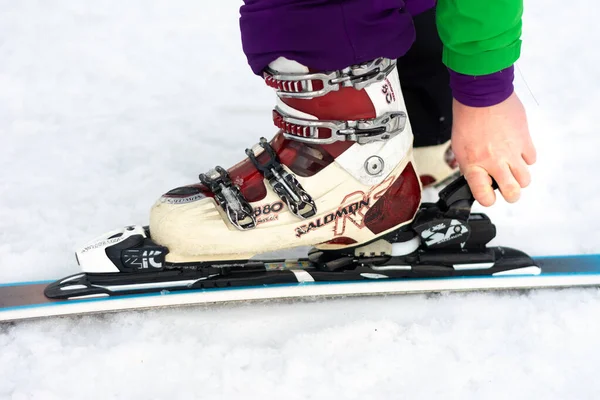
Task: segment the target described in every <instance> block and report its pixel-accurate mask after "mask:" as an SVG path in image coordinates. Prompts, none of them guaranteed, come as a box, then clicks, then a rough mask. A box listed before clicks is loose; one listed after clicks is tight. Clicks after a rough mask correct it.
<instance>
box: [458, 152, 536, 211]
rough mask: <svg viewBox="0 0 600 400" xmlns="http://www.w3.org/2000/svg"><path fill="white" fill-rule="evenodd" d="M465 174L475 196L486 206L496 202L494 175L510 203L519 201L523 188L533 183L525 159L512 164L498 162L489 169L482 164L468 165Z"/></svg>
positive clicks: (503, 194) (503, 195) (501, 191)
mask: <svg viewBox="0 0 600 400" xmlns="http://www.w3.org/2000/svg"><path fill="white" fill-rule="evenodd" d="M464 176H465V179H466V180H467V182H468V183H469V187H470V188H471V192H472V193H473V197H475V200H477V201H478V202H479V203H480V204H481V205H482V206H484V207H490V206H492V205H493V204H494V203H495V202H496V195H495V193H494V190H493V188H492V177H493V178H494V179H495V180H496V183H497V184H498V188H499V190H500V193H502V197H504V199H505V200H506V201H507V202H508V203H515V202H517V201H518V200H519V198H520V197H521V188H526V187H527V186H529V184H530V183H531V175H530V173H529V169H528V168H527V164H526V163H525V161H524V160H518V161H516V162H514V163H512V164H511V165H509V164H506V163H503V164H496V165H494V166H493V167H491V168H488V170H486V169H485V168H483V167H480V166H466V167H465V168H464Z"/></svg>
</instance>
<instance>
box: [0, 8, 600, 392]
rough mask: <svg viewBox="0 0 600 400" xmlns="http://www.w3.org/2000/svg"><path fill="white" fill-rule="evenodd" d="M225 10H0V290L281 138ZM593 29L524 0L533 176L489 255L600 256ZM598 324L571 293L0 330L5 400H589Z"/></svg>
mask: <svg viewBox="0 0 600 400" xmlns="http://www.w3.org/2000/svg"><path fill="white" fill-rule="evenodd" d="M207 4H209V5H208V6H207ZM239 6H240V2H232V1H223V2H210V3H207V2H206V1H202V2H200V1H191V0H172V1H167V0H152V1H150V0H144V1H141V0H137V1H127V2H123V1H116V0H100V1H94V2H91V1H86V2H78V1H75V0H54V1H52V2H49V1H41V0H39V1H33V0H20V1H10V0H0V11H1V12H0V138H1V142H0V282H11V281H25V280H40V279H54V278H57V277H59V276H64V275H67V274H70V273H74V272H76V271H77V267H76V264H75V260H74V258H73V252H72V250H73V248H74V247H75V246H76V245H79V244H81V243H82V242H86V241H87V240H88V239H90V238H93V237H95V236H97V235H98V234H99V233H103V232H105V231H107V230H111V229H113V228H115V227H119V226H122V225H125V224H131V223H140V224H144V223H146V222H147V213H148V210H149V207H150V206H151V204H152V203H153V202H154V200H155V199H156V198H157V197H158V196H159V195H160V194H161V193H163V192H164V191H165V190H168V189H170V188H173V187H176V186H178V185H181V184H186V183H190V182H194V181H195V180H196V179H197V174H198V173H199V172H202V171H205V170H207V169H208V168H210V167H212V166H213V165H215V164H217V163H218V164H221V165H223V166H228V165H231V164H233V163H235V162H237V161H238V160H240V159H241V158H242V157H243V156H244V155H243V149H244V148H246V147H248V146H249V145H252V144H253V143H256V141H257V140H258V137H260V136H262V135H264V136H267V137H268V136H270V135H272V134H273V133H274V130H273V127H272V122H271V119H270V118H271V116H270V109H271V107H272V105H273V100H274V97H273V96H274V95H273V93H272V92H271V91H270V90H269V89H268V88H266V87H265V86H264V84H263V82H262V81H261V80H260V79H259V78H257V77H255V76H253V75H252V74H251V72H250V70H249V68H248V67H247V64H246V60H245V57H244V55H243V52H242V50H241V44H240V39H239V31H238V25H237V24H238V8H239ZM599 12H600V6H599V5H598V4H597V3H595V2H589V1H585V0H573V1H570V2H569V5H568V7H565V4H564V2H563V1H558V0H545V1H542V0H535V1H531V2H526V14H525V25H524V35H523V39H524V44H523V55H522V57H521V60H520V62H519V64H518V65H519V70H518V71H517V82H516V85H517V91H518V93H519V94H520V97H521V98H522V100H523V101H524V103H525V104H526V107H527V109H528V115H529V118H530V127H531V131H532V134H533V135H534V139H535V142H536V145H537V149H538V154H539V161H538V163H537V164H536V166H535V167H534V168H533V171H532V172H533V178H534V181H533V183H532V185H531V186H530V188H528V189H527V190H526V191H525V193H524V195H523V198H522V200H521V201H520V202H519V203H518V204H515V205H508V204H506V203H504V202H503V201H500V202H499V203H498V204H497V205H496V206H494V207H492V208H491V209H487V210H486V212H487V213H488V215H490V216H491V217H492V219H493V220H494V222H495V223H496V225H497V227H498V231H499V234H498V239H497V240H496V241H495V243H497V244H503V245H509V246H515V247H519V248H522V249H523V250H525V251H527V252H529V253H530V254H532V255H541V254H566V253H597V252H600V244H599V238H600V228H598V226H599V225H598V224H599V223H600V207H598V200H599V197H600V190H599V189H598V187H597V185H596V182H597V179H598V178H597V176H598V171H599V167H598V157H597V154H598V151H599V150H600V135H598V133H597V132H596V129H597V124H594V123H593V122H592V121H593V120H596V119H597V116H598V108H599V107H600V90H599V89H600V69H599V68H598V63H599V61H600V60H599V58H600V56H598V50H597V48H596V47H597V45H598V44H600V29H599V28H598V26H597V18H594V16H595V15H597V14H598V13H599ZM523 77H524V79H523ZM525 81H526V83H527V85H528V86H529V88H530V89H531V92H530V90H529V89H528V87H527V85H526V83H525ZM538 103H539V104H538ZM599 311H600V292H599V291H598V290H563V291H556V292H538V293H536V292H534V293H530V294H510V295H509V294H505V295H492V294H470V295H447V296H436V297H426V296H406V297H391V298H377V299H374V298H370V299H346V300H335V301H327V302H308V301H306V302H301V303H296V304H290V303H287V302H279V303H274V304H260V305H256V304H254V305H239V306H220V307H215V308H207V307H198V308H193V309H179V310H165V311H148V312H138V313H124V314H120V315H109V316H105V317H84V318H66V319H55V320H51V321H43V322H26V323H19V324H14V325H13V324H5V325H0V398H1V399H13V400H21V399H58V398H82V399H93V398H102V399H106V398H122V399H137V398H140V399H141V398H143V399H164V398H173V399H189V398H225V399H238V398H244V399H265V398H277V399H280V398H285V399H304V398H314V399H325V398H331V397H337V398H344V399H354V398H361V399H365V398H366V399H371V398H373V399H381V398H385V399H388V398H410V399H416V398H418V399H429V398H444V399H484V398H485V399H505V398H511V399H525V398H527V399H529V398H532V397H534V396H535V397H538V398H546V399H566V398H569V399H596V398H599V397H600V380H598V379H597V376H596V375H597V360H598V359H600V318H598V315H599Z"/></svg>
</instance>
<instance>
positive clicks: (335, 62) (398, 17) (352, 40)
mask: <svg viewBox="0 0 600 400" xmlns="http://www.w3.org/2000/svg"><path fill="white" fill-rule="evenodd" d="M408 1H409V2H410V1H411V0H408ZM414 1H415V0H412V2H414ZM421 1H422V0H421ZM240 14H241V16H240V28H241V33H242V46H243V49H244V53H245V54H246V57H247V58H248V63H249V64H250V67H251V68H252V71H253V72H254V73H255V74H260V73H261V71H262V70H263V69H264V68H265V67H266V66H267V65H268V64H269V63H270V62H271V61H273V60H275V59H277V58H278V57H286V58H288V59H291V60H295V61H297V62H299V63H301V64H303V65H306V66H307V67H309V68H312V69H316V70H335V69H341V68H345V67H347V66H349V65H352V64H358V63H362V62H366V61H370V60H373V59H375V58H377V57H387V58H392V59H395V58H398V57H400V56H402V55H404V54H405V53H406V51H408V49H409V48H410V46H411V45H412V43H413V41H414V39H415V32H414V26H413V23H412V18H411V15H410V14H409V13H408V12H407V11H406V9H405V4H404V1H402V0H245V5H243V6H242V7H241V8H240Z"/></svg>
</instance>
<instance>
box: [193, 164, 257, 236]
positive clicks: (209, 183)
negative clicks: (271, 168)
mask: <svg viewBox="0 0 600 400" xmlns="http://www.w3.org/2000/svg"><path fill="white" fill-rule="evenodd" d="M199 179H200V182H202V184H203V185H204V186H206V187H208V188H209V189H210V190H211V192H212V193H213V194H214V195H215V199H216V200H217V203H218V204H219V205H220V206H221V208H222V209H223V211H225V213H226V214H227V218H228V219H229V222H231V223H232V224H233V226H235V227H236V228H238V229H239V230H242V231H244V230H248V229H252V228H255V227H256V217H255V216H254V210H253V209H252V206H250V203H248V201H247V200H246V199H245V197H244V195H243V194H242V192H241V191H240V188H239V187H237V186H236V185H234V184H233V182H232V181H231V178H230V177H229V174H228V173H227V171H226V170H225V169H224V168H222V167H220V166H217V167H216V168H215V169H214V170H211V171H209V172H208V173H206V174H200V175H199Z"/></svg>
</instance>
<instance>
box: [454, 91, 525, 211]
mask: <svg viewBox="0 0 600 400" xmlns="http://www.w3.org/2000/svg"><path fill="white" fill-rule="evenodd" d="M452 109H453V126H452V150H453V151H454V154H455V156H456V159H457V161H458V164H459V166H460V170H461V172H462V173H463V175H464V176H465V179H466V180H467V182H468V183H469V187H470V188H471V192H473V196H474V197H475V200H477V201H478V202H479V203H480V204H481V205H482V206H484V207H489V206H491V205H493V204H494V203H495V201H496V194H495V193H494V190H493V189H492V179H491V178H490V176H492V177H493V178H494V179H495V180H496V182H497V183H498V186H499V188H500V192H501V193H502V196H503V197H504V199H505V200H506V201H507V202H509V203H514V202H516V201H517V200H519V198H520V196H521V188H525V187H527V186H528V185H529V183H530V181H531V176H530V174H529V168H528V165H532V164H534V163H535V160H536V151H535V147H534V145H533V142H532V140H531V136H530V135H529V128H528V126H527V116H526V115H525V108H524V107H523V104H521V101H520V100H519V98H518V97H517V95H516V94H515V93H514V92H513V94H511V95H510V97H509V98H508V99H506V100H504V101H503V102H502V103H499V104H496V105H494V106H490V107H469V106H466V105H464V104H461V103H459V102H458V101H456V100H454V103H453V107H452Z"/></svg>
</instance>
